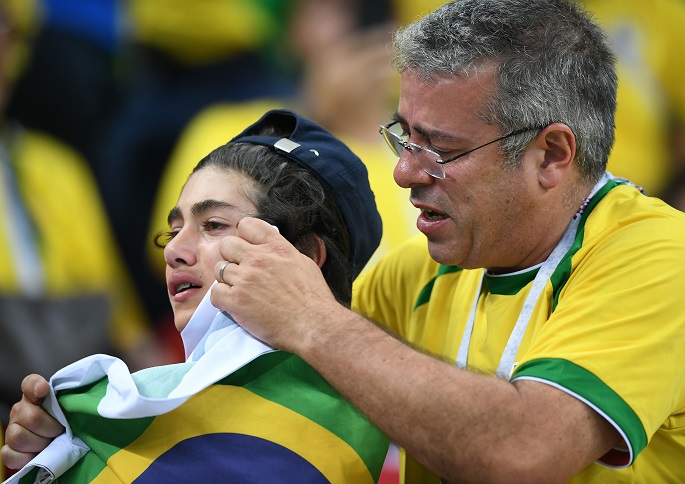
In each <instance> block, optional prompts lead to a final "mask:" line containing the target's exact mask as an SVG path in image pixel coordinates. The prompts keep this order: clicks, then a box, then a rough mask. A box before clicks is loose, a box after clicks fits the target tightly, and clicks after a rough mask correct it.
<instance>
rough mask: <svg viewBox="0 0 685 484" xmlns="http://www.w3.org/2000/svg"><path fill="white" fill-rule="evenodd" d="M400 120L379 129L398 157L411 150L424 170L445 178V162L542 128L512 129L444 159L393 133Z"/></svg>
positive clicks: (431, 174) (436, 176)
mask: <svg viewBox="0 0 685 484" xmlns="http://www.w3.org/2000/svg"><path fill="white" fill-rule="evenodd" d="M397 123H398V121H394V122H392V123H390V124H389V125H387V126H383V125H381V127H380V129H379V131H378V132H379V133H380V134H381V135H382V136H383V139H385V142H386V143H388V146H389V147H390V149H391V150H392V152H393V153H395V155H397V156H398V157H400V156H402V153H403V152H404V150H405V149H406V150H409V151H410V152H411V154H412V155H414V159H416V161H417V162H418V164H419V165H420V166H421V168H423V171H425V172H426V173H428V174H429V175H430V176H432V177H435V178H445V167H444V165H445V163H449V162H450V161H454V160H458V159H459V158H461V157H462V156H466V155H468V154H469V153H473V152H474V151H476V150H479V149H481V148H484V147H486V146H488V145H491V144H493V143H496V142H498V141H501V140H503V139H505V138H508V137H510V136H514V135H517V134H521V133H525V132H526V131H533V130H536V129H542V128H540V127H529V128H522V129H517V130H516V131H512V132H510V133H507V134H505V135H504V136H500V137H499V138H497V139H494V140H492V141H488V142H487V143H485V144H482V145H480V146H477V147H475V148H473V149H471V150H468V151H464V152H463V153H459V154H458V155H456V156H452V157H451V158H447V159H446V160H443V159H442V158H440V155H439V154H438V153H436V152H435V151H433V150H431V149H428V148H424V147H423V146H421V145H417V144H416V143H409V142H407V141H405V140H403V139H402V137H401V136H400V135H398V134H397V133H393V132H392V131H390V128H391V127H392V126H394V125H396V124H397Z"/></svg>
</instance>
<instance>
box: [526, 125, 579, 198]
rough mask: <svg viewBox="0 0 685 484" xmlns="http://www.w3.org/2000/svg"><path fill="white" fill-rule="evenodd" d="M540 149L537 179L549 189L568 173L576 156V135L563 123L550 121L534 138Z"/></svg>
mask: <svg viewBox="0 0 685 484" xmlns="http://www.w3.org/2000/svg"><path fill="white" fill-rule="evenodd" d="M534 143H535V145H536V146H537V147H538V148H539V149H540V150H541V152H542V157H541V159H540V161H539V165H538V181H539V183H540V185H541V186H542V187H543V188H545V189H551V188H554V187H556V186H557V185H559V183H560V182H561V181H562V180H563V179H564V177H566V176H567V175H568V172H569V170H570V169H571V166H572V165H573V160H574V159H575V157H576V137H575V135H574V134H573V131H571V128H569V127H568V126H567V125H565V124H564V123H552V124H550V125H549V126H547V127H546V128H545V129H543V130H542V131H541V132H540V134H539V135H538V136H537V137H536V138H535V141H534Z"/></svg>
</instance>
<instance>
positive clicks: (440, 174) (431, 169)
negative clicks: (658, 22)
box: [380, 126, 445, 178]
mask: <svg viewBox="0 0 685 484" xmlns="http://www.w3.org/2000/svg"><path fill="white" fill-rule="evenodd" d="M380 131H381V134H382V135H383V138H384V139H385V142H386V143H387V144H388V146H389V147H390V149H391V150H392V152H393V153H395V155H396V156H397V157H400V156H402V153H403V152H404V149H405V148H406V149H408V150H409V151H410V152H411V154H412V156H413V157H414V159H415V160H416V162H417V163H418V164H419V166H421V168H422V169H423V171H425V172H426V173H428V174H429V175H430V176H432V177H435V178H445V168H444V167H443V165H441V164H438V163H437V160H439V159H440V157H439V156H438V155H437V154H435V153H432V152H431V151H429V150H427V149H425V148H423V147H421V146H419V145H416V144H414V143H407V142H406V141H404V140H403V139H402V138H401V137H400V136H399V135H398V134H396V133H393V132H392V131H390V130H389V129H388V128H387V127H386V126H381V130H380Z"/></svg>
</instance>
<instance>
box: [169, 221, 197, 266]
mask: <svg viewBox="0 0 685 484" xmlns="http://www.w3.org/2000/svg"><path fill="white" fill-rule="evenodd" d="M196 246H197V244H195V243H193V241H192V235H191V234H190V233H189V232H186V231H184V230H183V229H181V230H180V231H179V232H177V233H176V235H175V236H174V237H173V238H172V239H171V240H170V241H169V243H167V245H166V246H165V247H164V259H165V261H166V263H167V264H168V265H169V266H171V267H178V266H179V265H189V266H192V265H194V264H195V263H196V262H197V256H196V252H195V247H196Z"/></svg>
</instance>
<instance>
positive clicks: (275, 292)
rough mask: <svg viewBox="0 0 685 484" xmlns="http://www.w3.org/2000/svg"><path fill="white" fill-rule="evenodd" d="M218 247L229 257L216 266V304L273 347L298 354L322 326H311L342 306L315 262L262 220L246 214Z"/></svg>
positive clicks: (225, 256)
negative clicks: (231, 233) (311, 334)
mask: <svg viewBox="0 0 685 484" xmlns="http://www.w3.org/2000/svg"><path fill="white" fill-rule="evenodd" d="M220 250H221V256H222V257H223V258H224V259H225V261H221V262H219V263H217V265H216V268H215V276H216V277H217V280H218V281H219V284H217V285H215V286H214V287H213V288H212V295H211V299H212V304H213V305H214V306H216V307H217V308H219V309H221V310H224V311H227V312H228V313H230V314H231V316H232V317H233V318H234V319H235V320H236V322H238V324H240V325H241V326H243V327H244V328H245V329H246V330H247V331H249V332H250V333H252V334H253V335H254V336H256V337H257V338H259V339H261V340H263V341H265V342H267V343H269V344H271V345H272V346H275V347H277V348H281V349H284V350H287V351H291V352H294V353H297V354H300V352H299V351H298V348H299V349H302V345H306V343H307V341H308V340H310V339H311V338H309V337H308V335H309V334H310V332H311V331H313V330H315V329H321V328H320V327H319V328H314V327H313V326H315V325H317V324H318V323H319V322H321V323H322V324H323V323H324V322H325V321H330V320H332V318H330V317H326V315H330V313H331V312H332V311H335V310H336V309H337V308H340V309H342V308H343V307H342V306H341V305H340V304H338V303H337V301H336V300H335V298H334V297H333V294H332V293H331V291H330V289H329V288H328V284H326V281H325V279H324V277H323V275H322V274H321V270H320V269H319V267H318V266H317V264H316V263H315V262H314V261H313V260H312V259H310V258H309V257H307V256H305V255H303V254H302V253H300V252H299V251H298V250H297V249H296V248H295V247H293V246H292V245H291V244H290V243H289V242H288V241H287V240H286V239H284V238H283V237H282V236H281V235H280V234H279V233H278V232H276V231H275V230H274V229H273V228H272V227H271V226H270V225H269V224H268V223H266V222H264V221H262V220H259V219H255V218H244V219H242V220H241V221H240V224H239V225H238V229H237V235H236V236H228V237H226V238H224V239H223V240H222V242H221V247H220ZM226 261H228V262H229V264H228V265H227V266H226V267H225V268H224V270H223V273H222V274H221V275H222V277H220V276H219V272H220V271H221V269H222V267H224V266H225V265H226ZM222 279H223V281H222Z"/></svg>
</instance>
